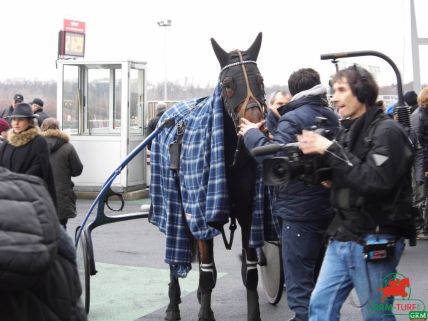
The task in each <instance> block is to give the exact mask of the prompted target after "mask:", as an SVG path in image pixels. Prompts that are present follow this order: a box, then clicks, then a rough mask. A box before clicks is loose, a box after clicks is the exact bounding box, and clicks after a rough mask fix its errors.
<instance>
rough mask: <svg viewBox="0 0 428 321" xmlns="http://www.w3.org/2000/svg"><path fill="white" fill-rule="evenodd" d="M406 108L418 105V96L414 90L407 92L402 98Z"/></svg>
mask: <svg viewBox="0 0 428 321" xmlns="http://www.w3.org/2000/svg"><path fill="white" fill-rule="evenodd" d="M403 98H404V101H405V102H406V104H407V106H410V107H412V106H416V105H417V104H418V95H417V94H416V92H415V91H414V90H411V91H408V92H406V93H405V94H404V96H403Z"/></svg>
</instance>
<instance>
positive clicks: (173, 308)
mask: <svg viewBox="0 0 428 321" xmlns="http://www.w3.org/2000/svg"><path fill="white" fill-rule="evenodd" d="M168 296H169V304H168V308H167V309H166V315H165V320H166V321H178V320H180V319H181V317H180V309H179V308H178V305H179V304H180V303H181V298H180V297H181V290H180V284H179V283H178V278H177V277H175V276H174V273H173V272H172V268H171V267H170V283H169V284H168Z"/></svg>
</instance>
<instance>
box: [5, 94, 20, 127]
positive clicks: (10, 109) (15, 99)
mask: <svg viewBox="0 0 428 321" xmlns="http://www.w3.org/2000/svg"><path fill="white" fill-rule="evenodd" d="M23 101H24V96H22V95H21V94H15V95H14V96H13V100H12V104H11V105H10V106H9V107H8V108H5V109H4V110H3V111H2V113H1V114H0V118H4V119H6V120H7V122H8V123H9V125H10V118H8V116H10V115H12V113H13V110H14V109H15V106H16V105H17V104H19V103H22V102H23Z"/></svg>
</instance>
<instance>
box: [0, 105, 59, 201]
mask: <svg viewBox="0 0 428 321" xmlns="http://www.w3.org/2000/svg"><path fill="white" fill-rule="evenodd" d="M7 117H8V118H10V119H11V124H12V129H11V130H9V131H8V133H7V142H5V143H3V144H1V145H0V167H5V168H7V169H9V170H11V171H12V172H16V173H21V174H28V175H34V176H38V177H40V178H42V179H43V180H44V181H45V183H46V187H47V189H48V191H49V193H50V195H51V197H52V200H53V202H54V203H55V204H56V193H55V183H54V177H53V173H52V167H51V164H50V162H49V148H48V143H47V142H46V140H45V139H44V138H43V137H42V136H41V135H40V128H39V127H37V126H36V125H35V123H34V118H35V117H37V116H35V115H34V114H33V112H32V111H31V106H30V105H29V104H26V103H20V104H17V105H16V106H15V108H14V109H13V112H12V115H10V116H7Z"/></svg>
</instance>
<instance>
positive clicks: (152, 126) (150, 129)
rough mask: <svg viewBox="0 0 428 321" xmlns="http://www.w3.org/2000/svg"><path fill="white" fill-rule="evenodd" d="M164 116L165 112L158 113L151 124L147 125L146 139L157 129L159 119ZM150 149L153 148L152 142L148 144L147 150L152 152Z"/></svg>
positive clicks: (151, 120)
mask: <svg viewBox="0 0 428 321" xmlns="http://www.w3.org/2000/svg"><path fill="white" fill-rule="evenodd" d="M163 114H164V111H162V112H160V113H157V114H156V116H155V117H153V118H152V119H150V121H149V123H148V124H147V134H146V137H147V136H149V135H150V134H151V133H153V132H154V130H155V129H156V126H157V125H158V122H159V119H160V118H161V116H162V115H163ZM150 148H152V142H151V141H150V142H149V143H148V144H147V149H148V150H150Z"/></svg>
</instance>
